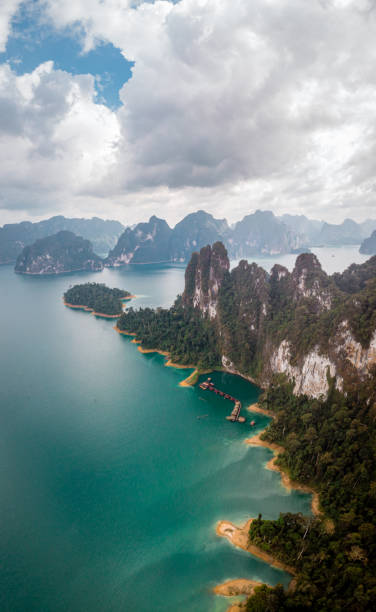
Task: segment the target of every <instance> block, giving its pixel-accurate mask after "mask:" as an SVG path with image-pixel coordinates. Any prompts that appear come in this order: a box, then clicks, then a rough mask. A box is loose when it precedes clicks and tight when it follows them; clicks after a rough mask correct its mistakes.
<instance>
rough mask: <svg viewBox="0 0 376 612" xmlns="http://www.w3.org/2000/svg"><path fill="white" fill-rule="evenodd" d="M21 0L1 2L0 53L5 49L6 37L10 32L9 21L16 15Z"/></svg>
mask: <svg viewBox="0 0 376 612" xmlns="http://www.w3.org/2000/svg"><path fill="white" fill-rule="evenodd" d="M21 3H22V0H1V3H0V53H3V52H4V51H5V48H6V43H7V40H8V36H9V34H10V32H11V20H12V17H13V16H14V15H15V14H16V12H17V10H18V8H19V6H20V5H21Z"/></svg>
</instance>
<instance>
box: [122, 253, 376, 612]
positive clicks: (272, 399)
mask: <svg viewBox="0 0 376 612" xmlns="http://www.w3.org/2000/svg"><path fill="white" fill-rule="evenodd" d="M117 327H118V329H119V330H127V331H130V332H132V333H134V334H135V335H136V338H137V340H138V341H141V343H142V346H144V347H145V348H146V349H147V348H154V349H155V348H157V349H158V350H162V351H167V352H168V353H169V354H170V355H171V358H172V359H173V361H174V362H177V363H182V364H188V363H191V364H192V363H193V364H196V366H197V367H198V368H200V369H204V368H207V369H210V368H212V369H216V368H218V369H225V370H226V371H228V372H231V373H233V374H240V375H242V376H245V377H247V378H249V379H251V380H253V381H254V382H255V383H256V384H258V385H259V386H261V387H262V388H263V389H265V393H264V394H263V396H262V397H261V398H260V400H259V407H258V408H259V410H262V411H265V413H266V414H272V415H274V418H273V420H272V421H271V423H270V424H269V426H268V427H267V429H266V431H265V432H264V433H263V434H262V435H261V439H262V441H263V444H264V443H265V444H268V445H270V446H271V447H272V448H274V449H278V451H277V452H279V454H278V456H277V457H276V459H275V460H274V461H273V467H274V468H275V467H276V466H278V468H279V469H281V470H283V472H285V473H286V474H287V475H288V477H289V481H288V482H289V483H290V484H291V483H293V484H294V486H295V484H296V483H299V485H301V486H302V487H304V490H305V491H311V490H313V491H316V492H317V494H318V495H319V497H318V496H316V497H315V504H314V511H315V515H314V516H302V515H300V514H297V515H294V514H291V513H288V514H282V515H280V517H279V518H278V519H276V520H264V519H262V517H261V516H259V517H258V519H257V520H253V521H252V522H251V523H249V530H248V531H249V533H248V541H249V544H247V545H246V547H247V548H249V547H250V546H255V547H257V549H261V550H262V551H264V553H265V554H267V555H271V557H272V558H273V559H275V560H277V561H278V562H279V563H281V564H283V565H284V566H285V567H286V566H288V567H289V568H292V569H293V571H294V573H295V578H294V588H290V589H289V590H288V591H284V590H283V589H281V587H280V586H278V587H274V588H271V587H268V586H265V585H264V586H262V587H260V586H254V588H253V586H252V593H253V594H251V596H250V598H249V599H248V601H247V603H246V604H245V607H246V609H247V610H255V611H256V610H271V611H275V612H277V611H281V610H302V609H312V610H320V611H321V610H333V609H334V610H336V609H338V610H340V609H348V610H354V611H357V610H371V609H374V608H375V607H376V591H375V584H376V549H375V545H374V543H375V539H376V514H375V511H374V508H375V500H376V451H375V448H376V426H375V414H376V257H373V258H371V259H370V260H368V261H367V262H365V263H364V264H362V265H352V266H351V267H350V268H349V269H348V270H346V271H345V272H344V273H343V274H335V275H333V276H328V275H327V274H326V273H325V272H324V271H323V270H322V268H321V266H320V263H319V261H318V260H317V258H316V257H315V256H314V255H312V254H302V255H299V257H298V258H297V260H296V264H295V268H294V270H293V271H292V272H291V273H290V272H289V271H288V270H287V269H286V268H284V267H282V266H280V265H276V266H274V268H273V269H272V271H271V273H270V274H268V273H267V272H265V270H263V269H262V268H260V267H259V266H257V265H256V264H249V263H248V262H247V261H241V262H240V263H239V265H238V266H237V267H236V268H234V269H233V270H232V271H231V272H230V265H229V260H228V256H227V252H226V249H225V247H224V246H223V244H221V243H220V242H217V243H215V244H214V245H213V246H207V247H204V248H202V249H201V251H200V253H193V255H192V257H191V260H190V262H189V264H188V266H187V269H186V275H185V290H184V292H183V294H182V296H179V297H178V298H177V299H176V301H175V304H174V305H173V306H172V307H171V308H170V309H157V310H152V309H148V308H147V309H141V310H138V311H135V310H134V309H132V308H130V309H128V310H127V311H126V312H125V313H123V314H122V315H121V317H120V318H119V321H118V322H117ZM253 442H254V441H253ZM282 451H283V452H282ZM285 481H286V482H287V480H286V479H285ZM224 518H225V517H224ZM249 549H250V550H251V548H249ZM239 578H242V577H239ZM243 578H244V577H243Z"/></svg>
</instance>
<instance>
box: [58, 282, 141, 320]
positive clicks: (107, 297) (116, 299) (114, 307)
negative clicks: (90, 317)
mask: <svg viewBox="0 0 376 612" xmlns="http://www.w3.org/2000/svg"><path fill="white" fill-rule="evenodd" d="M130 296H131V294H130V293H129V291H125V290H124V289H116V288H115V289H110V287H106V285H104V284H101V283H85V284H83V285H75V286H74V287H70V288H69V289H68V291H66V292H65V293H64V302H65V303H66V304H68V305H69V304H70V305H72V306H85V307H86V308H89V309H91V310H93V311H94V312H97V313H100V314H106V315H119V314H120V313H121V312H122V310H123V309H122V299H126V298H129V297H130Z"/></svg>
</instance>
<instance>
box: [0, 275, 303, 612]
mask: <svg viewBox="0 0 376 612" xmlns="http://www.w3.org/2000/svg"><path fill="white" fill-rule="evenodd" d="M183 275H184V269H183V268H182V267H181V268H180V267H169V266H160V267H153V266H150V267H149V266H148V267H145V268H143V267H140V266H138V267H137V269H135V267H133V268H125V269H119V270H105V271H104V272H103V273H101V274H90V273H80V274H77V275H74V276H69V277H68V276H67V277H56V278H55V277H52V278H27V277H22V276H19V275H15V274H14V273H13V270H12V269H11V268H10V267H3V268H0V286H1V290H2V300H1V317H0V338H1V351H0V393H1V398H0V399H1V401H0V407H1V408H0V421H1V422H0V490H1V502H0V504H1V515H2V521H1V531H0V554H1V558H2V561H3V562H2V564H1V568H0V572H1V584H2V589H1V592H0V604H1V609H4V610H12V612H13V611H21V610H22V611H24V610H29V611H32V612H34V611H35V612H36V611H38V612H39V611H40V610H44V611H51V612H52V611H53V612H55V611H63V610H64V611H66V610H69V611H73V612H76V611H77V612H79V611H80V612H81V611H82V610H84V609H87V610H91V611H93V612H97V611H98V612H99V611H101V612H102V611H103V610H106V611H114V612H118V611H123V610H135V611H139V612H150V610H154V611H161V612H162V611H167V612H169V611H171V612H172V611H173V610H174V611H176V610H177V609H179V610H184V611H187V612H208V611H218V612H222V611H224V610H226V608H227V607H228V604H229V602H228V600H226V599H224V598H222V597H218V596H215V595H214V594H213V593H212V588H213V587H214V586H215V585H216V584H219V583H221V582H224V581H226V580H229V579H232V578H249V579H254V580H258V581H264V582H267V583H269V584H272V585H273V584H276V583H278V582H282V583H283V584H285V585H286V584H287V583H288V581H289V576H288V575H287V574H286V573H284V572H282V571H280V570H277V569H275V568H273V567H271V566H269V565H267V564H266V563H264V562H262V561H261V560H259V559H256V558H254V557H251V556H250V555H248V554H247V553H245V552H243V551H241V550H239V549H235V548H233V547H232V546H231V545H230V544H229V543H228V542H227V541H225V540H224V539H222V538H218V537H217V536H216V534H215V526H216V523H217V521H219V520H221V519H226V520H230V521H232V522H234V523H235V524H243V523H244V522H245V521H246V520H247V519H248V518H249V517H251V516H257V515H258V513H259V512H261V513H262V514H263V516H264V517H265V518H274V517H277V516H278V514H279V513H280V512H286V511H291V512H299V511H301V512H304V513H309V512H310V496H309V495H306V494H303V493H300V492H297V491H291V492H287V491H286V490H285V489H284V487H283V486H282V485H281V480H280V476H279V474H278V473H275V472H271V471H268V470H266V469H265V465H266V463H267V461H268V460H269V459H270V458H271V456H272V453H271V451H269V450H267V449H265V448H251V447H247V446H246V445H245V444H244V440H245V438H247V437H249V436H250V435H251V434H254V433H257V432H258V431H261V430H262V429H263V428H264V427H265V426H266V424H267V422H268V418H267V417H265V416H264V415H260V414H255V415H254V417H253V418H254V420H255V421H256V427H255V428H254V429H253V430H250V427H249V425H242V424H238V423H236V424H232V423H229V422H227V421H226V419H225V416H226V415H227V414H228V413H229V406H230V404H229V402H226V401H225V400H223V399H221V398H219V397H215V396H214V397H213V395H212V394H210V396H209V394H207V393H206V394H205V392H204V391H201V390H200V389H199V388H198V387H195V388H182V387H179V382H180V381H181V380H183V379H184V378H186V376H187V375H188V374H189V372H190V371H189V370H179V369H175V368H171V367H165V366H164V358H163V357H162V356H161V355H158V354H155V353H153V354H145V355H143V354H141V353H140V352H139V351H138V350H137V346H136V345H135V344H132V342H131V338H128V337H125V336H121V335H119V334H117V333H116V332H115V331H114V330H113V322H112V321H110V320H106V319H97V318H96V317H94V316H91V315H90V314H88V313H85V312H83V311H73V310H70V309H68V308H65V307H64V306H63V303H62V300H61V297H62V294H63V293H64V291H65V290H66V289H67V288H68V287H69V285H71V284H74V283H76V282H88V281H95V282H106V284H108V285H109V286H117V287H120V288H124V289H126V290H129V291H131V292H132V293H136V294H137V295H139V296H143V297H139V298H138V299H137V300H134V302H133V305H134V306H135V307H137V306H142V305H149V306H157V305H161V304H162V305H169V304H170V303H171V302H172V300H173V299H174V297H175V296H176V294H177V293H179V292H181V290H182V287H183ZM212 377H213V380H214V381H215V383H216V385H217V386H218V387H219V388H221V389H223V390H226V392H228V393H230V394H232V395H234V396H235V397H238V398H239V399H241V401H242V403H243V406H246V405H248V404H251V403H253V402H255V401H256V400H257V397H258V393H259V390H258V389H257V387H255V386H253V385H252V384H250V383H249V382H247V381H245V380H243V379H241V378H239V377H235V376H232V375H229V374H225V373H220V372H215V373H214V374H213V375H212ZM202 415H208V416H207V417H205V418H201V419H198V418H197V417H198V416H202ZM244 415H246V413H245V411H244ZM248 421H249V419H248Z"/></svg>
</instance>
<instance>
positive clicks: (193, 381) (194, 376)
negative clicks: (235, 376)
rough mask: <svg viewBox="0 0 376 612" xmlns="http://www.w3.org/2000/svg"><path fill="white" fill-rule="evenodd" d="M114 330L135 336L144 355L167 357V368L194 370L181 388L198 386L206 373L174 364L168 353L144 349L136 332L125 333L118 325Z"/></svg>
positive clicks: (181, 384) (181, 382)
mask: <svg viewBox="0 0 376 612" xmlns="http://www.w3.org/2000/svg"><path fill="white" fill-rule="evenodd" d="M114 330H115V331H117V332H118V334H123V335H124V336H133V340H131V342H132V344H137V345H138V346H137V350H138V351H139V352H140V353H142V354H143V355H148V354H149V353H158V354H159V355H163V357H166V359H167V361H165V363H164V365H165V367H167V368H177V369H178V370H193V372H192V373H191V374H189V376H187V378H185V379H184V380H181V381H180V383H179V387H192V386H194V385H195V384H196V382H197V378H198V376H200V374H204V373H205V372H201V371H200V370H199V369H198V368H196V366H194V365H191V364H188V365H183V364H180V363H174V362H173V361H171V359H170V353H169V352H168V351H161V350H159V349H154V348H151V349H147V348H143V346H142V345H141V340H136V335H137V334H135V333H134V332H128V331H125V330H123V329H119V328H118V326H117V325H114ZM211 371H212V370H209V371H208V373H210V372H211Z"/></svg>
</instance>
